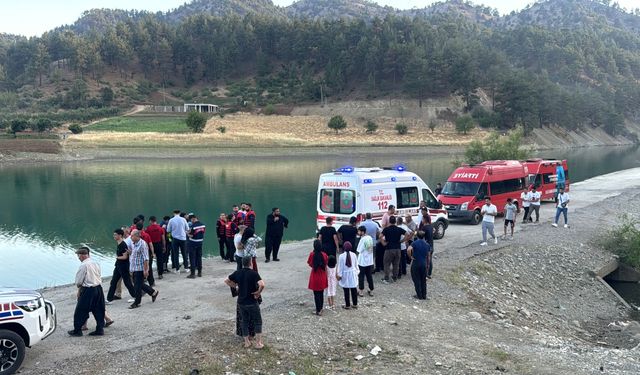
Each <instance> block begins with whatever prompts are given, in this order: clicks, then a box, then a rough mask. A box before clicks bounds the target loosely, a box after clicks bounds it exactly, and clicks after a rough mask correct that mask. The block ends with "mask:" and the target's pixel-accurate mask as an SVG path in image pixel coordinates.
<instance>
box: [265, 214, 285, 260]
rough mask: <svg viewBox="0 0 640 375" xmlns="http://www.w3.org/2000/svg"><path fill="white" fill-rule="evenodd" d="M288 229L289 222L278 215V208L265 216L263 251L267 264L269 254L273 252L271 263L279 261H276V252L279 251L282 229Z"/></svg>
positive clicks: (269, 257)
mask: <svg viewBox="0 0 640 375" xmlns="http://www.w3.org/2000/svg"><path fill="white" fill-rule="evenodd" d="M288 227H289V220H288V219H287V218H286V217H284V215H281V214H280V209H279V208H278V207H274V208H273V209H272V210H271V213H270V214H269V215H267V231H266V233H265V249H264V256H265V258H266V260H265V262H267V263H268V262H269V260H270V259H271V252H273V261H274V262H279V261H280V259H278V251H279V250H280V243H281V242H282V236H283V235H284V228H288Z"/></svg>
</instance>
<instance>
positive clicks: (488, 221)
mask: <svg viewBox="0 0 640 375" xmlns="http://www.w3.org/2000/svg"><path fill="white" fill-rule="evenodd" d="M480 213H481V214H482V243H481V244H480V246H487V231H489V234H490V235H491V237H493V243H495V244H497V243H498V237H496V235H495V233H493V222H494V221H495V218H496V216H497V215H498V209H497V208H496V206H495V205H494V204H491V198H490V197H486V198H485V199H484V206H482V210H481V211H480Z"/></svg>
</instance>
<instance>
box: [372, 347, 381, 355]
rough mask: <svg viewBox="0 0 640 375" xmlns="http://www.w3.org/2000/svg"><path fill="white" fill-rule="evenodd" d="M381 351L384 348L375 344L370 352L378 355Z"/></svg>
mask: <svg viewBox="0 0 640 375" xmlns="http://www.w3.org/2000/svg"><path fill="white" fill-rule="evenodd" d="M381 351H382V349H381V348H380V347H379V346H378V345H376V346H374V347H373V349H371V352H370V353H371V355H374V356H376V355H378V354H379V353H380V352H381Z"/></svg>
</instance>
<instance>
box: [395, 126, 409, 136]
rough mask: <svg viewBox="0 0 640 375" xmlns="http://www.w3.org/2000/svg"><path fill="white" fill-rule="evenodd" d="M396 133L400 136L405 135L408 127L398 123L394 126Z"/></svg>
mask: <svg viewBox="0 0 640 375" xmlns="http://www.w3.org/2000/svg"><path fill="white" fill-rule="evenodd" d="M396 131H397V132H398V134H400V135H405V134H407V133H408V132H409V127H408V126H407V125H406V124H403V123H399V124H396Z"/></svg>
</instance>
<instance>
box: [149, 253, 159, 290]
mask: <svg viewBox="0 0 640 375" xmlns="http://www.w3.org/2000/svg"><path fill="white" fill-rule="evenodd" d="M156 263H157V261H156ZM147 282H148V283H149V285H155V284H156V279H154V278H153V255H151V251H149V276H147Z"/></svg>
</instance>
